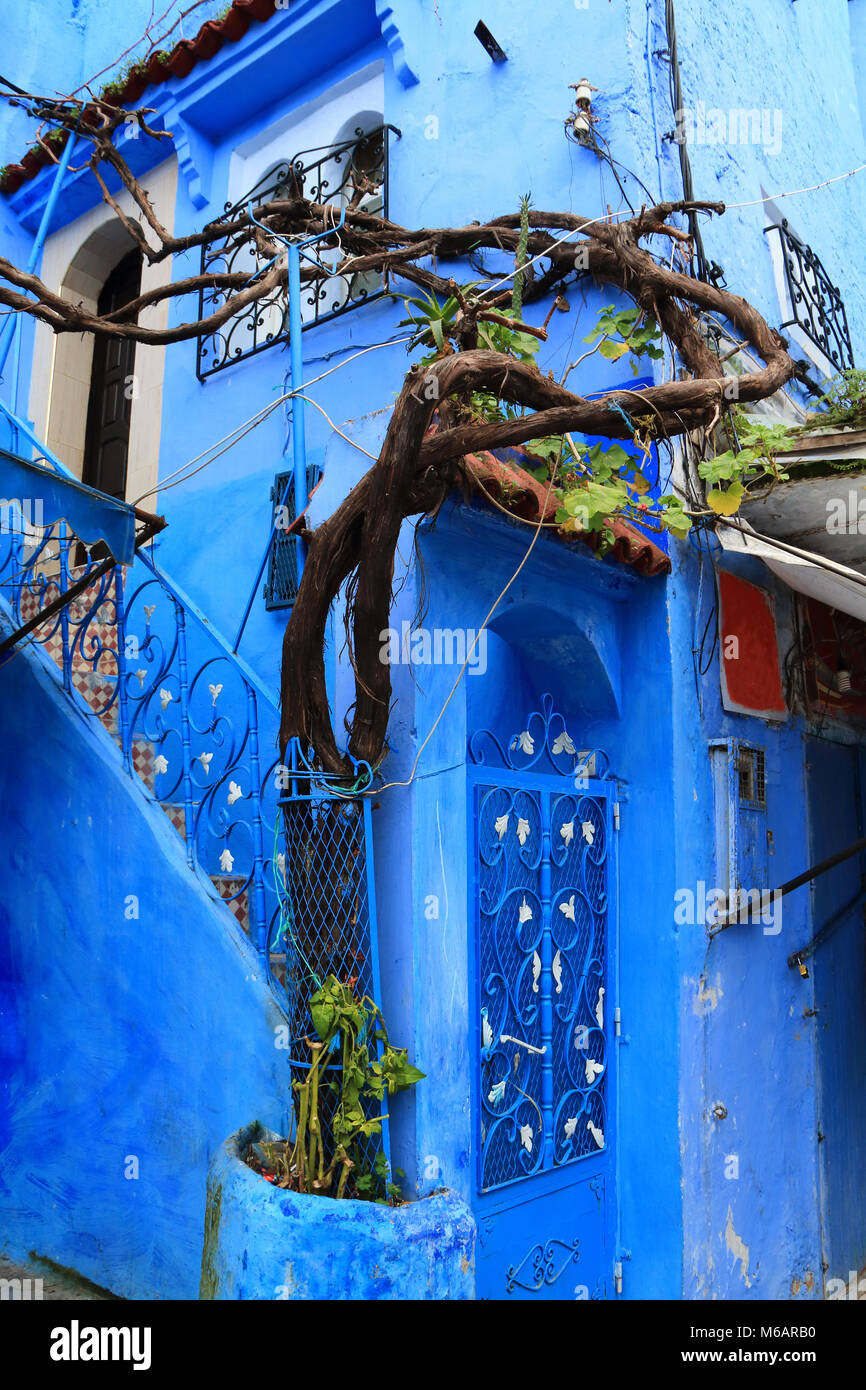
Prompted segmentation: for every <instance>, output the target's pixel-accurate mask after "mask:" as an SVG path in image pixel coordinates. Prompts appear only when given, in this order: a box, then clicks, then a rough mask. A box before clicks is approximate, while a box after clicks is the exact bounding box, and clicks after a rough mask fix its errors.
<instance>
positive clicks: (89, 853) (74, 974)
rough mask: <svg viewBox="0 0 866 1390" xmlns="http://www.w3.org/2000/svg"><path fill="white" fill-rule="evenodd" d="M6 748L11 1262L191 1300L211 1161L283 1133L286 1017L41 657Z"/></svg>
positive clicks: (3, 1128)
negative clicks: (252, 1132) (262, 1130)
mask: <svg viewBox="0 0 866 1390" xmlns="http://www.w3.org/2000/svg"><path fill="white" fill-rule="evenodd" d="M0 738H2V742H3V746H4V748H5V749H6V750H7V756H6V757H5V758H4V759H3V773H2V797H3V804H4V807H5V810H4V826H3V835H2V860H3V865H2V874H3V881H4V883H5V885H6V888H5V890H4V893H3V897H2V904H0V979H2V981H3V985H2V988H0V1000H2V1012H3V1015H4V1017H3V1023H4V1027H3V1029H0V1038H2V1039H3V1042H2V1043H0V1047H2V1049H3V1050H2V1052H0V1245H2V1247H3V1248H4V1249H5V1250H7V1251H8V1252H9V1253H10V1254H12V1255H13V1256H18V1257H26V1256H27V1254H28V1252H30V1251H35V1252H36V1254H37V1255H41V1256H46V1257H47V1258H49V1259H51V1260H54V1261H56V1262H57V1263H58V1264H61V1265H64V1266H67V1267H70V1268H72V1269H76V1270H78V1271H79V1272H80V1273H81V1274H83V1275H85V1276H86V1277H87V1278H89V1279H91V1280H93V1281H94V1282H95V1283H98V1284H101V1285H103V1286H105V1287H107V1288H110V1289H111V1290H113V1291H114V1292H115V1293H117V1294H120V1295H122V1296H124V1297H126V1298H196V1297H197V1296H198V1285H199V1273H200V1266H201V1249H202V1234H203V1228H204V1207H205V1182H206V1174H207V1165H208V1162H209V1159H210V1157H211V1155H212V1154H213V1152H214V1150H215V1149H216V1147H217V1145H218V1144H220V1143H221V1142H222V1141H223V1139H224V1138H225V1136H226V1135H227V1134H228V1133H230V1132H231V1131H232V1130H233V1129H236V1128H237V1127H238V1125H240V1124H246V1123H249V1121H250V1119H251V1118H252V1117H258V1118H260V1119H261V1120H262V1121H263V1122H264V1123H268V1124H271V1125H272V1126H273V1127H274V1128H276V1129H280V1130H281V1131H282V1130H283V1129H284V1124H285V1107H286V1097H287V1096H288V1094H289V1077H288V1068H287V1066H286V1063H285V1058H286V1055H287V1054H286V1052H285V1051H283V1050H280V1049H279V1048H278V1047H276V1045H275V1043H276V1041H277V1035H276V1034H275V1031H274V1030H275V1029H276V1028H277V1027H279V1026H280V1025H281V1024H282V1023H283V1022H284V1019H283V1016H282V1015H281V1013H280V1011H279V1009H278V1008H277V1006H276V1004H275V1002H274V999H273V996H272V994H271V993H270V990H269V989H268V988H267V986H266V985H265V984H264V982H263V980H262V972H261V966H260V964H259V961H258V958H257V957H256V955H255V953H254V952H253V950H252V948H251V947H250V946H249V945H248V943H247V942H246V940H245V939H243V938H242V937H241V934H240V933H239V932H238V931H237V930H236V929H235V925H234V922H233V921H231V920H230V919H229V916H228V914H227V913H226V912H225V911H224V909H222V908H220V907H219V906H217V905H216V904H214V903H213V902H211V900H210V899H209V898H207V897H206V896H205V895H204V893H203V891H202V890H201V889H200V888H199V887H198V885H197V883H196V881H195V879H194V877H193V875H192V874H191V873H190V871H189V869H188V868H187V867H186V862H185V857H184V853H183V846H182V842H181V841H180V839H179V837H178V835H177V833H176V832H175V830H174V829H173V827H172V826H171V825H170V823H169V821H168V819H167V817H166V816H165V815H164V814H163V812H162V811H161V810H160V809H159V807H155V806H149V805H148V804H147V803H146V802H145V799H144V797H143V796H142V795H141V792H140V791H139V789H138V788H137V786H136V785H135V783H134V782H133V780H132V779H131V778H130V777H129V776H128V775H127V774H125V773H124V772H123V771H122V768H121V763H120V758H119V755H118V753H117V751H116V750H115V748H114V746H113V744H111V743H110V741H109V739H108V736H107V735H105V734H104V733H103V732H102V730H101V729H98V728H97V729H94V727H93V721H90V720H87V719H85V718H84V717H83V716H81V715H80V714H78V713H77V712H75V711H74V710H73V708H72V706H71V705H70V704H69V702H68V701H67V699H66V697H65V696H64V695H63V694H62V692H61V691H60V689H59V688H58V683H57V679H56V677H55V675H54V674H53V671H49V670H47V669H44V668H43V667H42V666H41V663H39V661H38V659H34V657H33V656H28V655H27V654H26V653H25V654H23V655H20V656H19V657H18V658H17V659H16V660H15V661H14V662H13V663H12V665H11V666H6V667H5V669H4V672H3V698H2V700H0ZM132 1160H134V1161H135V1163H137V1176H133V1177H130V1176H127V1175H128V1174H130V1173H132V1172H133V1171H134V1170H133V1167H132V1166H131V1164H132Z"/></svg>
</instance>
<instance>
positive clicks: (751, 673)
mask: <svg viewBox="0 0 866 1390" xmlns="http://www.w3.org/2000/svg"><path fill="white" fill-rule="evenodd" d="M719 642H720V646H721V663H720V664H721V672H722V703H723V704H724V707H725V709H729V710H735V711H738V712H740V713H743V714H755V715H758V716H760V717H761V718H763V719H780V718H782V719H784V718H785V717H786V715H787V713H788V711H787V707H786V705H785V696H784V694H783V692H782V679H781V676H780V674H779V648H778V645H777V642H776V619H775V615H774V613H773V604H772V599H771V598H770V595H769V594H768V593H767V592H766V590H765V589H759V588H758V587H757V585H755V584H749V583H748V582H747V581H746V580H745V579H740V578H738V576H737V575H735V574H727V573H726V572H725V571H724V570H723V571H722V572H721V573H720V574H719Z"/></svg>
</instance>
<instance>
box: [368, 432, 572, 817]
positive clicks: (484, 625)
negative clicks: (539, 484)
mask: <svg viewBox="0 0 866 1390" xmlns="http://www.w3.org/2000/svg"><path fill="white" fill-rule="evenodd" d="M558 471H559V459H557V461H556V464H555V466H554V468H553V471H552V473H551V475H550V482H549V484H548V487H547V496H546V497H545V499H544V506H543V507H542V509H541V516H540V519H539V521H538V523H537V525H536V528H535V533H534V534H533V536H532V539H531V540H530V542H529V545H528V546H527V549H526V554H525V555H524V556H523V559H522V560H521V561H520V564H519V565H518V566H517V569H516V570H515V571H514V573H513V574H512V576H511V578H510V579H509V580H508V582H507V584H505V585H504V587H503V588H502V589H501V590H500V591H499V593H498V594H497V596H496V598H495V599H494V600H493V603H492V604H491V606H490V608H489V609H488V612H487V616H486V618H485V619H484V622H483V623H482V624H481V626H480V628H479V629H478V631H477V632H476V634H475V637H474V638H473V641H472V645H471V646H470V648H469V651H468V652H467V653H466V660H465V661H464V663H463V665H462V666H461V667H460V670H459V671H458V672H457V679H456V680H455V682H454V684H453V685H452V687H451V689H450V691H449V692H448V696H447V699H446V700H445V703H444V705H443V706H442V708H441V710H440V711H439V713H438V714H437V716H436V719H435V721H434V723H433V727H432V728H431V729H430V732H429V733H428V735H427V737H426V738H425V740H424V742H423V743H422V744H421V747H420V748H419V749H418V752H417V753H416V755H415V761H414V763H413V764H412V771H411V772H410V773H409V776H408V778H407V779H406V780H405V781H402V782H385V783H384V784H383V785H382V786H381V787H376V788H375V789H370V790H369V791H366V792H362V793H361V795H362V796H378V795H379V793H380V792H383V791H387V790H388V789H389V788H390V787H409V786H411V785H412V782H413V781H414V780H415V773H416V772H417V770H418V764H419V762H420V761H421V754H422V753H423V752H424V749H425V748H426V747H427V744H428V743H429V742H430V740H431V738H432V737H433V735H434V734H435V732H436V730H437V729H438V727H439V725H440V723H441V722H442V719H443V717H444V714H445V711H446V710H447V708H448V706H449V705H450V703H451V700H452V699H453V697H454V694H455V692H456V690H457V687H458V685H459V684H460V682H461V680H462V679H463V676H464V674H465V671H466V668H467V666H468V665H469V662H470V660H471V658H472V653H473V652H474V651H475V648H476V647H477V645H478V640H479V638H480V637H481V634H482V632H484V631H485V630H486V628H487V624H488V623H489V622H490V619H491V618H492V617H493V614H494V613H495V612H496V610H497V608H498V607H499V605H500V603H501V602H502V600H503V599H504V597H505V595H506V594H507V593H508V590H509V589H510V588H511V586H512V584H513V583H514V581H515V580H516V579H517V576H518V575H519V574H520V571H521V570H522V569H523V566H524V565H525V564H526V562H527V560H528V559H529V557H530V555H531V554H532V551H533V549H534V548H535V542H536V541H537V540H538V537H539V536H540V535H541V532H542V529H543V527H544V517H545V514H546V512H547V504H548V502H549V501H550V493H551V490H552V488H553V485H554V483H555V482H556V475H557V472H558Z"/></svg>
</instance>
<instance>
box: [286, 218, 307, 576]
mask: <svg viewBox="0 0 866 1390" xmlns="http://www.w3.org/2000/svg"><path fill="white" fill-rule="evenodd" d="M287 249H288V259H289V358H290V362H291V370H292V390H293V391H300V390H301V389H302V387H303V381H304V358H303V352H302V343H303V325H302V323H301V248H300V246H299V245H298V243H297V242H296V241H291V242H289V245H288V248H287ZM292 462H293V464H294V469H295V516H296V517H299V516H302V515H303V513H304V512H305V511H306V507H307V443H306V435H305V427H304V402H303V401H302V400H301V398H300V396H292ZM295 544H296V546H297V553H298V584H300V582H301V575H302V574H303V572H304V558H305V555H306V550H307V547H306V545H305V544H304V542H303V541H302V540H301V538H300V536H299V537H298V539H297V541H296V542H295Z"/></svg>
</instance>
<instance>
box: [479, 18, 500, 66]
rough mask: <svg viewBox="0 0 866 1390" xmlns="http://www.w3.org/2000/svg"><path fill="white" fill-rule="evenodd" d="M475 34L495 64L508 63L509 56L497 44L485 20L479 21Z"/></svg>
mask: <svg viewBox="0 0 866 1390" xmlns="http://www.w3.org/2000/svg"><path fill="white" fill-rule="evenodd" d="M474 32H475V37H476V39H477V40H478V42H479V43H480V44H482V45H483V47H484V48H485V50H486V51H487V53H489V55H490V57H491V58H492V59H493V61H494V63H505V62H507V61H508V54H507V53H506V52H505V49H504V48H501V47H500V46H499V44H498V43H497V42H496V40H495V38H494V37H493V35H492V34H491V32H490V30H489V29H488V28H487V25H486V24H485V23H484V20H483V19H479V21H478V23H477V24H476V26H475V30H474Z"/></svg>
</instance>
